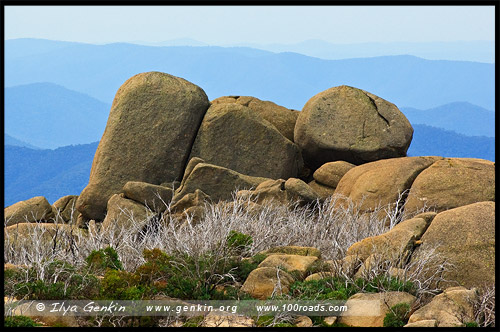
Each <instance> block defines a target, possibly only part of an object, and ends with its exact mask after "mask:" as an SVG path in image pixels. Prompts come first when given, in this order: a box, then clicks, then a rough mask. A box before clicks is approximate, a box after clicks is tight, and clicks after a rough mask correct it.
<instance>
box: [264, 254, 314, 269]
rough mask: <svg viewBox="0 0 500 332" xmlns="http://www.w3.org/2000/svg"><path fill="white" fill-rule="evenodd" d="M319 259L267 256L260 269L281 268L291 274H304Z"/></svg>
mask: <svg viewBox="0 0 500 332" xmlns="http://www.w3.org/2000/svg"><path fill="white" fill-rule="evenodd" d="M317 259H318V257H316V256H300V255H286V254H274V255H270V256H267V258H266V259H264V260H263V261H262V262H261V263H260V264H259V266H258V267H281V268H284V269H286V270H287V271H289V272H291V271H299V272H301V273H303V274H304V273H305V272H306V270H307V268H308V267H309V266H311V264H312V263H314V262H315V261H316V260H317Z"/></svg>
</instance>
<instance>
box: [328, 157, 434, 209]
mask: <svg viewBox="0 0 500 332" xmlns="http://www.w3.org/2000/svg"><path fill="white" fill-rule="evenodd" d="M439 159H441V157H402V158H391V159H384V160H378V161H374V162H371V163H367V164H363V165H359V166H356V167H354V168H351V169H350V170H349V171H348V172H347V173H346V174H345V175H344V176H343V177H342V178H341V180H340V182H339V184H338V185H337V188H336V189H335V193H336V194H340V195H343V196H346V197H349V198H350V199H351V200H352V201H354V202H356V203H361V206H360V208H361V210H363V211H373V210H375V209H376V208H377V207H379V206H380V207H384V206H389V207H395V206H394V204H395V203H396V202H397V201H398V199H399V198H400V196H401V198H402V199H403V198H404V196H405V195H404V193H405V192H406V191H408V190H409V189H410V187H411V185H412V184H413V181H414V180H415V178H417V176H418V175H419V174H420V173H421V172H422V171H424V170H425V169H426V168H428V167H429V166H431V165H432V164H433V163H434V162H435V161H436V160H439ZM399 203H400V204H403V203H404V201H402V200H401V201H400V202H399Z"/></svg>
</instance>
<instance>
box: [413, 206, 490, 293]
mask: <svg viewBox="0 0 500 332" xmlns="http://www.w3.org/2000/svg"><path fill="white" fill-rule="evenodd" d="M420 240H421V241H422V244H421V245H420V246H419V247H418V248H417V249H416V250H415V252H414V253H413V254H412V256H411V260H412V261H415V262H418V261H419V260H420V259H421V258H420V256H421V253H422V252H425V250H427V249H429V248H435V250H436V251H435V255H440V256H441V257H442V258H443V259H446V260H447V261H448V263H451V264H453V266H454V267H453V268H452V269H450V270H449V271H447V272H445V273H444V275H443V278H444V279H446V280H447V281H442V282H441V283H440V284H439V285H438V286H439V287H440V288H441V289H443V288H444V287H451V286H457V283H458V285H459V286H464V287H477V286H479V285H485V284H486V285H488V284H493V283H494V282H495V203H494V202H479V203H474V204H469V205H466V206H461V207H458V208H455V209H451V210H448V211H444V212H441V213H439V214H437V215H436V216H435V217H434V219H433V220H432V222H431V224H430V226H429V228H428V229H427V230H426V231H425V233H424V235H422V237H421V239H420ZM429 273H432V271H429Z"/></svg>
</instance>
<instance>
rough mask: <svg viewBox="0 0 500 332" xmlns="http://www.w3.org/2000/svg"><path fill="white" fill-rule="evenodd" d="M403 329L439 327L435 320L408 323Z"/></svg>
mask: <svg viewBox="0 0 500 332" xmlns="http://www.w3.org/2000/svg"><path fill="white" fill-rule="evenodd" d="M403 327H437V321H436V320H435V319H427V320H419V321H418V322H414V323H408V324H406V325H405V326H403Z"/></svg>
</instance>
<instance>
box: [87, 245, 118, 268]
mask: <svg viewBox="0 0 500 332" xmlns="http://www.w3.org/2000/svg"><path fill="white" fill-rule="evenodd" d="M85 261H86V262H87V265H88V268H89V270H90V271H92V272H93V273H95V274H103V273H104V272H106V270H107V269H113V270H122V269H123V266H122V263H121V262H120V259H119V258H118V253H117V252H116V250H115V249H113V248H111V247H107V248H105V249H101V250H94V251H92V252H91V253H90V255H89V256H88V257H87V259H86V260H85Z"/></svg>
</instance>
